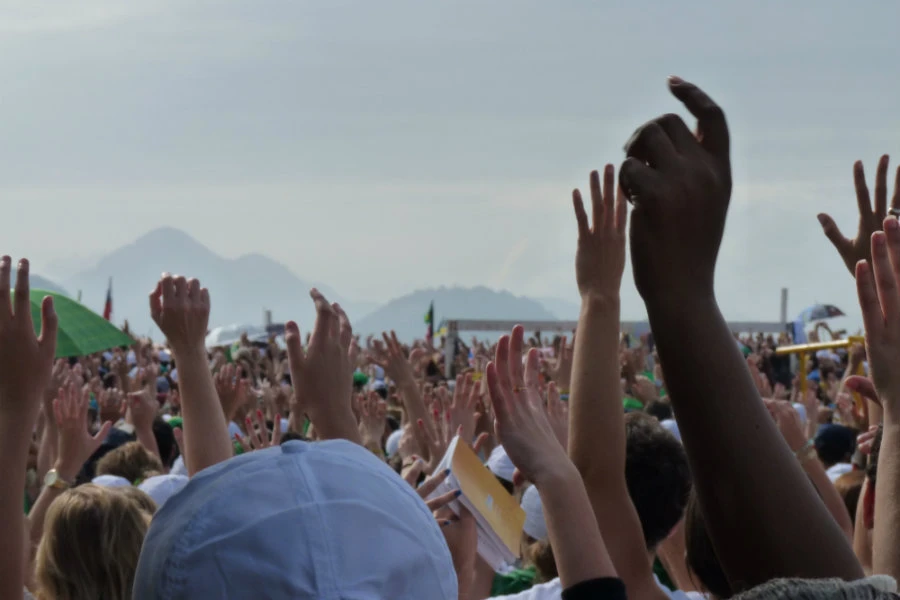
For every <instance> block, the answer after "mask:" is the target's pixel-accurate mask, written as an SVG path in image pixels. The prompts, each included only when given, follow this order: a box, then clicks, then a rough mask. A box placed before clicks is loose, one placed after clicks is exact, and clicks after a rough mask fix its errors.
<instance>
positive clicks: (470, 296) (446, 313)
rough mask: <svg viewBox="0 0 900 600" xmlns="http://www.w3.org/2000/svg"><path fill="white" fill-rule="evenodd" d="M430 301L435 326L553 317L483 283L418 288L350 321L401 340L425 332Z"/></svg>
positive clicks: (538, 306)
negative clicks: (450, 321)
mask: <svg viewBox="0 0 900 600" xmlns="http://www.w3.org/2000/svg"><path fill="white" fill-rule="evenodd" d="M432 301H433V302H434V311H435V328H436V327H437V324H438V323H440V322H441V320H442V319H449V318H457V319H460V318H465V319H511V320H517V319H518V320H523V321H526V320H534V321H553V320H557V317H556V316H555V315H554V314H553V313H551V312H550V311H549V310H547V309H546V308H544V307H543V306H541V304H540V303H539V302H537V301H535V300H532V299H530V298H525V297H520V296H514V295H513V294H511V293H509V292H498V291H495V290H491V289H488V288H486V287H475V288H461V287H452V288H446V287H441V288H437V289H427V290H419V291H416V292H413V293H411V294H407V295H405V296H402V297H400V298H396V299H394V300H391V301H390V302H388V303H387V304H385V305H384V306H382V307H381V308H379V309H377V310H375V311H374V312H372V313H370V314H369V315H368V316H366V317H365V318H363V319H361V320H359V321H357V322H354V323H353V329H354V331H356V332H357V333H360V334H363V335H367V334H380V333H381V332H382V331H388V330H391V329H393V330H394V331H396V332H397V336H398V337H399V338H401V339H402V340H405V341H410V340H413V339H415V338H422V337H424V336H425V329H426V325H425V313H427V312H428V307H429V305H430V304H431V302H432Z"/></svg>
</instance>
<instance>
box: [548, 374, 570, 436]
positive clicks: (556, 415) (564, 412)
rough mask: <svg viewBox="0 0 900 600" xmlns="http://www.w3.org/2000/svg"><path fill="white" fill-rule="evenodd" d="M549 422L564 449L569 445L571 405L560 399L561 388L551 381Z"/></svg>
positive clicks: (549, 389)
mask: <svg viewBox="0 0 900 600" xmlns="http://www.w3.org/2000/svg"><path fill="white" fill-rule="evenodd" d="M546 409H547V421H549V422H550V427H551V428H552V429H553V433H554V435H556V439H557V440H559V443H560V445H561V446H562V447H563V448H567V447H568V445H569V405H568V404H566V403H565V402H563V401H562V400H561V399H560V397H559V388H558V387H556V382H553V381H551V382H550V384H549V385H548V386H547V404H546Z"/></svg>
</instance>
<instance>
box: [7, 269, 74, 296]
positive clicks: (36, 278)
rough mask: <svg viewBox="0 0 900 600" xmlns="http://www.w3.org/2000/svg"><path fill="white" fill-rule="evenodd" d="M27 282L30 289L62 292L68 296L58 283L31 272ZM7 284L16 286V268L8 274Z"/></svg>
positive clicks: (12, 286)
mask: <svg viewBox="0 0 900 600" xmlns="http://www.w3.org/2000/svg"><path fill="white" fill-rule="evenodd" d="M28 279H29V284H30V285H31V289H33V290H47V291H48V292H55V293H57V294H62V295H63V296H70V294H69V292H67V291H66V290H65V289H64V288H63V287H62V286H61V285H58V284H56V283H54V282H52V281H50V280H49V279H46V278H44V277H41V276H40V275H35V274H34V273H32V274H31V275H30V276H29V278H28ZM9 286H10V288H14V287H16V270H15V269H13V270H12V273H11V274H10V276H9Z"/></svg>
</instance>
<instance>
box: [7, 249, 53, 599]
mask: <svg viewBox="0 0 900 600" xmlns="http://www.w3.org/2000/svg"><path fill="white" fill-rule="evenodd" d="M10 262H11V261H10V258H9V257H8V256H4V257H2V258H0V455H2V456H3V460H2V461H0V478H2V481H3V485H2V486H0V531H4V532H6V533H7V536H6V545H5V548H4V551H3V552H0V597H2V598H21V597H22V589H23V587H24V584H25V569H26V562H25V561H26V559H25V546H24V544H25V529H24V527H25V513H24V506H23V496H22V492H23V490H24V489H25V465H26V463H27V461H28V446H29V444H30V442H31V434H32V430H33V429H34V425H35V422H36V421H37V416H38V412H39V411H40V407H41V396H42V394H43V393H44V392H45V390H46V388H47V383H48V381H49V379H50V372H51V369H52V365H53V355H54V353H55V352H56V330H57V317H56V312H55V311H54V310H53V301H52V300H51V299H50V298H44V300H43V303H42V305H41V320H42V325H41V335H40V337H35V335H34V326H33V324H32V320H31V305H30V296H29V283H28V273H29V265H28V261H26V260H22V261H21V262H20V263H19V268H18V273H17V277H16V289H15V301H14V302H13V303H11V302H10V290H9V288H10V281H9V279H10V270H11V264H10ZM13 305H14V306H13Z"/></svg>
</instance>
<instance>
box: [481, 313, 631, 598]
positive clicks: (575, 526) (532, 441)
mask: <svg viewBox="0 0 900 600" xmlns="http://www.w3.org/2000/svg"><path fill="white" fill-rule="evenodd" d="M523 336H524V330H523V329H522V326H521V325H517V326H516V327H515V328H513V331H512V336H511V337H510V336H503V337H502V338H500V342H499V343H498V345H497V355H496V359H495V362H493V363H491V364H490V365H488V369H487V378H488V387H489V388H490V393H491V400H492V402H493V405H494V407H495V408H494V410H495V414H496V422H497V435H498V437H499V438H500V442H501V443H502V444H503V447H504V448H505V449H506V451H507V453H508V454H509V457H510V459H511V460H512V461H513V464H515V465H516V467H517V468H518V469H519V470H520V471H521V472H522V474H523V475H524V477H525V478H526V479H528V480H530V481H533V482H534V485H535V487H537V490H538V492H539V493H540V496H541V502H542V504H543V508H544V518H545V520H546V522H547V531H548V534H549V538H550V545H551V546H552V547H553V553H554V555H555V557H556V566H557V569H558V571H559V579H560V582H561V583H562V586H563V588H569V587H571V586H573V585H575V584H578V583H581V582H583V581H588V580H591V579H598V578H601V577H615V576H616V571H615V568H614V567H613V564H612V561H611V559H610V557H609V553H608V552H607V550H606V546H605V545H604V542H603V538H602V536H601V534H600V529H599V527H598V526H597V520H596V518H595V517H594V513H593V511H592V509H591V504H590V501H589V500H588V497H587V493H586V491H585V489H584V484H583V482H582V481H581V476H580V475H579V474H578V471H577V469H575V466H574V465H573V464H572V462H571V461H570V460H569V459H568V457H567V456H566V453H565V449H564V448H563V447H562V446H561V445H560V443H559V441H558V440H557V438H556V434H555V433H554V431H553V428H552V427H551V426H550V423H549V422H548V420H547V416H546V414H545V413H544V408H543V401H542V399H541V394H540V392H539V391H538V373H539V371H540V364H539V359H538V351H537V349H535V348H532V349H531V350H530V351H529V352H528V355H527V359H526V365H525V368H524V370H523V368H522V361H521V360H520V359H519V357H520V356H521V354H522V347H523ZM644 560H646V558H644Z"/></svg>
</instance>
